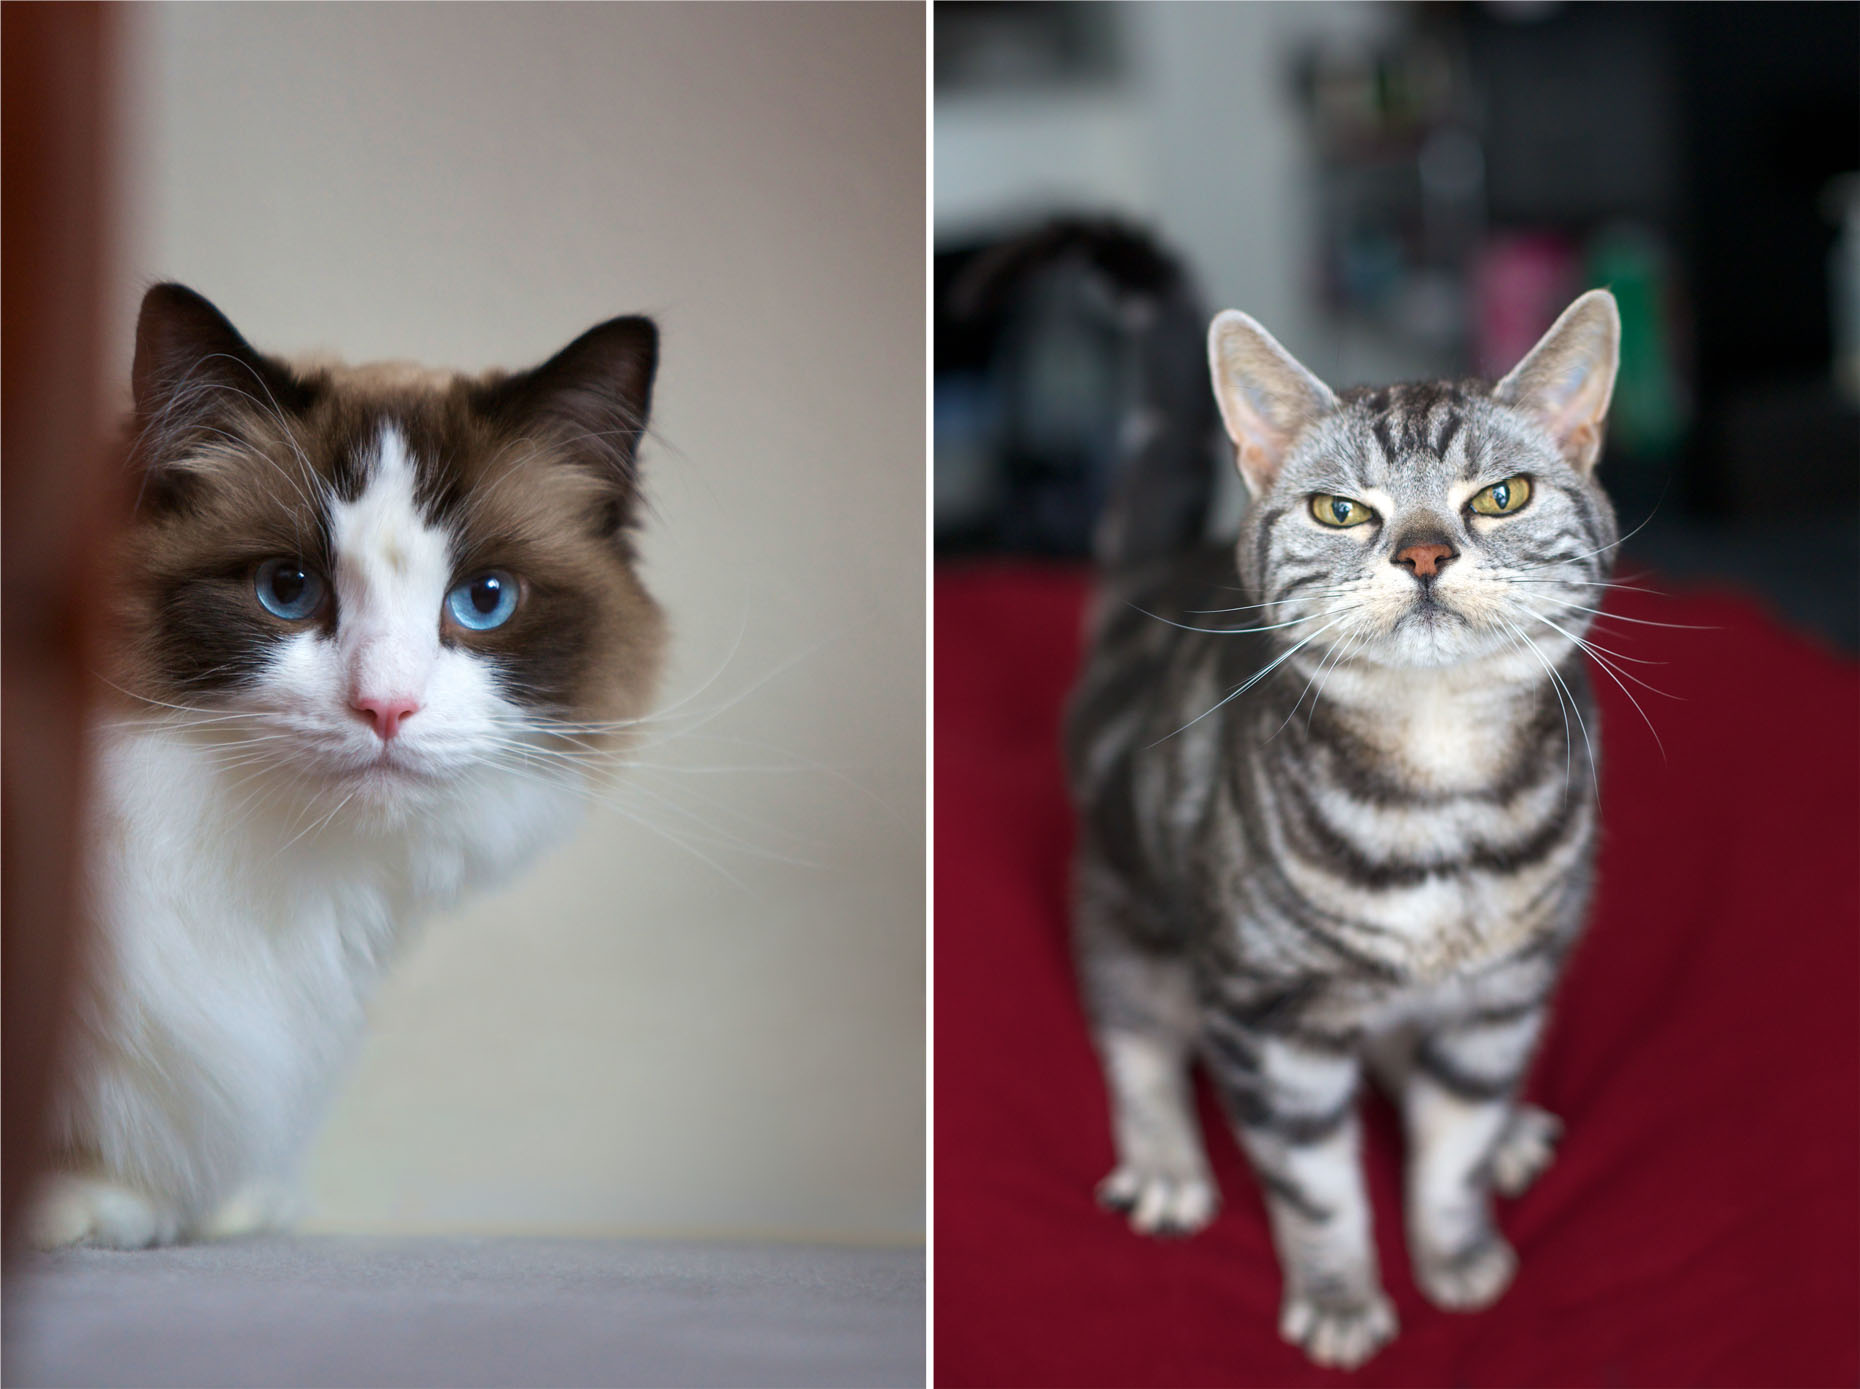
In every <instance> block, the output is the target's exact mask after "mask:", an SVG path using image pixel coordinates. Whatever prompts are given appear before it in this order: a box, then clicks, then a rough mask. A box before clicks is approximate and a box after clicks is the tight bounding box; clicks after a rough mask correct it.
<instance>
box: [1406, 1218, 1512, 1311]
mask: <svg viewBox="0 0 1860 1389" xmlns="http://www.w3.org/2000/svg"><path fill="white" fill-rule="evenodd" d="M1517 1271H1518V1256H1517V1254H1516V1253H1514V1252H1513V1251H1512V1248H1511V1246H1510V1245H1509V1244H1507V1243H1506V1242H1505V1239H1504V1237H1503V1236H1502V1235H1500V1234H1499V1233H1498V1232H1497V1231H1490V1232H1488V1233H1487V1234H1485V1235H1484V1236H1483V1237H1481V1238H1480V1239H1478V1240H1476V1241H1474V1242H1473V1243H1472V1244H1471V1245H1469V1246H1468V1247H1467V1248H1465V1249H1462V1250H1461V1251H1460V1252H1459V1253H1457V1254H1453V1255H1449V1256H1446V1257H1440V1258H1436V1257H1432V1256H1428V1255H1423V1256H1421V1257H1420V1258H1417V1259H1416V1260H1415V1264H1414V1281H1415V1282H1416V1283H1418V1284H1419V1285H1420V1287H1421V1292H1422V1293H1423V1294H1424V1295H1425V1296H1426V1298H1427V1300H1428V1301H1429V1302H1431V1303H1433V1304H1434V1305H1435V1306H1436V1307H1439V1308H1442V1309H1444V1310H1446V1311H1449V1312H1476V1311H1478V1310H1479V1309H1480V1308H1481V1307H1488V1306H1490V1305H1491V1304H1492V1303H1494V1302H1496V1301H1498V1297H1499V1294H1500V1293H1502V1292H1504V1291H1505V1289H1506V1288H1508V1287H1510V1286H1511V1280H1512V1277H1513V1275H1515V1274H1516V1273H1517Z"/></svg>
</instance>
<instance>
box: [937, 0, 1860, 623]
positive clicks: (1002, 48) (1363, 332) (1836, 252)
mask: <svg viewBox="0 0 1860 1389" xmlns="http://www.w3.org/2000/svg"><path fill="white" fill-rule="evenodd" d="M936 14H937V19H936V25H937V29H936V77H935V80H936V93H935V96H936V102H935V117H936V142H937V187H936V201H935V209H934V220H935V229H936V251H937V272H936V282H937V285H938V286H939V294H938V297H937V299H938V302H937V325H936V326H937V337H936V364H935V366H936V382H937V388H936V543H937V553H938V555H939V557H957V556H962V555H977V554H986V553H1022V554H1047V555H1056V556H1064V555H1078V554H1082V553H1083V551H1084V546H1085V537H1086V536H1087V535H1088V533H1089V530H1090V525H1091V520H1092V516H1093V514H1094V510H1095V503H1094V501H1093V499H1094V498H1096V497H1098V496H1101V494H1102V490H1103V489H1102V480H1101V479H1100V478H1098V476H1097V474H1098V470H1100V469H1102V468H1103V467H1104V466H1106V463H1107V460H1108V458H1109V456H1110V453H1111V450H1112V449H1113V448H1114V446H1115V435H1114V432H1112V431H1110V426H1111V425H1112V424H1114V422H1115V421H1116V420H1117V419H1119V418H1120V411H1119V403H1120V398H1119V391H1120V388H1121V387H1120V382H1121V380H1122V378H1121V377H1120V375H1119V359H1118V356H1117V352H1118V342H1119V335H1118V333H1117V332H1116V331H1115V327H1114V325H1111V324H1110V323H1109V322H1108V321H1107V320H1106V317H1105V313H1106V311H1105V308H1104V306H1103V305H1102V304H1099V303H1094V301H1093V299H1092V296H1091V294H1090V292H1089V290H1088V289H1087V288H1084V287H1081V286H1078V285H1076V284H1075V285H1070V286H1068V285H1066V284H1063V283H1055V282H1053V281H1052V280H1051V279H1049V280H1048V281H1046V282H1044V283H1042V284H1040V285H1036V286H1034V287H1032V288H1030V289H1029V291H1028V294H1027V295H1026V296H1025V299H1024V302H1022V303H1020V304H1018V305H1017V306H1015V307H1014V308H1013V310H1012V311H1011V312H1007V313H1003V314H1001V315H998V316H997V317H996V318H995V319H994V320H992V321H990V322H984V323H976V322H973V321H965V320H964V319H963V318H962V316H961V315H960V314H959V313H958V312H957V311H956V308H955V306H954V305H952V304H951V303H950V301H949V299H948V296H947V293H946V291H947V288H948V287H949V286H950V285H952V284H955V283H957V282H958V280H959V278H960V274H961V270H962V268H963V267H964V266H965V265H966V264H968V263H970V262H971V261H972V259H973V258H974V256H975V255H976V254H978V253H979V252H981V251H985V250H986V249H987V248H988V247H990V246H993V245H996V244H998V243H999V242H1000V241H1002V240H1003V239H1006V238H1010V237H1013V236H1015V235H1017V234H1020V233H1022V232H1024V231H1025V230H1026V229H1027V228H1029V227H1030V226H1033V225H1036V224H1038V223H1039V222H1040V221H1042V220H1043V219H1044V218H1046V217H1048V216H1051V215H1054V214H1078V213H1085V214H1092V213H1106V212H1108V213H1112V214H1116V215H1118V216H1121V217H1124V218H1127V219H1129V220H1132V221H1134V222H1136V223H1137V224H1139V225H1142V226H1147V227H1149V228H1151V229H1153V230H1154V231H1155V232H1157V233H1158V234H1159V235H1160V236H1161V238H1162V239H1163V240H1164V241H1165V242H1167V243H1169V244H1170V245H1172V246H1173V247H1174V248H1175V249H1176V250H1177V251H1178V252H1179V253H1181V254H1182V255H1183V257H1184V258H1185V259H1186V261H1187V263H1188V265H1189V268H1190V269H1191V271H1192V272H1193V273H1194V274H1195V275H1196V276H1197V277H1198V278H1199V280H1200V282H1201V284H1202V287H1203V291H1204V296H1205V300H1206V306H1207V308H1208V310H1209V312H1210V313H1212V312H1213V311H1214V310H1215V309H1219V308H1224V307H1236V308H1243V309H1246V310H1247V311H1248V312H1250V313H1252V314H1253V315H1254V316H1255V317H1256V318H1258V319H1260V320H1261V321H1262V322H1263V323H1265V324H1266V326H1267V327H1268V328H1270V329H1271V330H1272V331H1273V332H1274V333H1275V334H1276V335H1277V336H1278V337H1279V338H1280V339H1281V340H1282V341H1283V342H1284V343H1285V344H1286V346H1287V347H1289V348H1290V349H1291V350H1292V351H1293V352H1294V353H1295V354H1296V355H1297V356H1299V357H1300V359H1301V360H1303V361H1304V362H1306V363H1307V364H1308V365H1309V366H1310V367H1311V368H1312V369H1313V370H1314V371H1316V372H1317V373H1318V374H1319V375H1320V376H1322V377H1324V378H1325V379H1326V380H1328V381H1330V382H1331V383H1333V384H1335V385H1339V386H1344V385H1355V384H1361V383H1364V382H1381V381H1395V380H1412V379H1416V378H1421V377H1429V376H1438V375H1454V376H1457V375H1473V374H1476V375H1484V376H1487V377H1496V376H1497V375H1500V374H1502V373H1503V372H1504V371H1505V370H1508V369H1509V367H1510V366H1511V365H1512V364H1514V363H1515V361H1516V360H1517V358H1518V357H1519V356H1520V355H1521V354H1522V353H1523V351H1524V350H1525V349H1526V348H1528V347H1529V345H1530V344H1531V343H1532V342H1534V341H1535V340H1536V338H1537V336H1538V335H1539V334H1540V333H1541V332H1542V331H1543V330H1544V329H1545V328H1547V327H1548V326H1549V324H1550V322H1551V320H1552V319H1553V318H1554V317H1555V315H1556V313H1557V312H1559V311H1560V310H1561V308H1562V307H1563V306H1564V305H1565V304H1567V303H1568V302H1569V300H1570V299H1572V298H1573V297H1574V296H1575V294H1576V293H1577V292H1578V291H1579V290H1581V289H1582V288H1585V287H1588V286H1591V285H1598V284H1601V285H1607V286H1609V287H1610V288H1612V289H1613V290H1614V292H1615V294H1616V297H1617V298H1618V300H1619V301H1620V304H1621V309H1622V315H1623V320H1624V348H1623V361H1622V369H1621V375H1620V379H1619V382H1618V384H1617V389H1616V397H1615V404H1614V409H1613V412H1612V416H1611V423H1610V431H1609V440H1608V453H1607V455H1606V459H1605V462H1604V464H1603V467H1604V472H1605V477H1606V479H1607V483H1608V487H1609V490H1610V492H1611V494H1612V495H1613V497H1614V499H1615V503H1616V506H1617V509H1618V511H1619V513H1620V515H1621V518H1622V522H1623V529H1624V530H1625V529H1630V528H1634V527H1642V526H1644V528H1643V529H1641V530H1640V531H1639V532H1638V533H1637V534H1636V535H1635V536H1634V538H1633V540H1632V541H1630V542H1629V544H1628V546H1627V547H1626V551H1625V552H1626V554H1628V555H1629V556H1630V557H1632V558H1635V559H1637V560H1639V561H1641V562H1645V563H1649V564H1653V565H1655V566H1657V567H1659V568H1660V569H1662V570H1664V571H1666V572H1668V573H1672V574H1678V575H1694V574H1696V575H1716V576H1722V577H1725V578H1728V579H1731V580H1733V581H1735V582H1737V583H1739V584H1741V585H1743V586H1745V587H1747V588H1750V589H1753V590H1755V591H1757V592H1760V593H1762V594H1763V595H1764V596H1765V598H1766V599H1768V600H1769V601H1771V602H1772V603H1774V604H1775V605H1776V606H1777V607H1778V608H1779V609H1780V610H1782V611H1783V612H1784V613H1786V614H1787V615H1789V616H1790V617H1791V618H1792V619H1793V620H1795V621H1797V622H1799V623H1801V624H1803V625H1806V626H1808V627H1810V628H1811V629H1813V630H1815V631H1817V632H1819V633H1821V634H1822V635H1823V636H1824V637H1825V638H1826V639H1828V640H1830V641H1831V642H1833V643H1835V644H1837V645H1839V646H1841V647H1843V648H1845V649H1848V650H1854V649H1860V593H1857V579H1856V575H1860V176H1857V175H1856V170H1860V118H1857V114H1856V113H1857V112H1860V63H1856V61H1855V53H1856V52H1860V7H1856V6H1852V5H1814V4H1744V3H1732V4H1702V5H1695V4H1674V5H1641V4H1611V5H1580V4H1566V3H1556V2H1555V0H1550V2H1549V3H1539V2H1537V0H1533V2H1532V3H1508V4H1407V5H1368V4H1356V3H1340V4H1329V5H1296V4H1289V5H1286V4H1256V5H1192V4H1189V5H1181V4H1155V5H1124V4H1104V5H1084V6H1063V5H1055V6H1015V5H1002V4H989V3H946V4H940V5H939V6H938V7H937V12H936ZM1093 325H1096V326H1095V328H1094V326H1093ZM1229 491H1230V492H1231V491H1232V489H1231V488H1230V489H1229ZM1029 497H1037V498H1039V501H1038V502H1037V504H1033V505H1029V504H1028V498H1029ZM1237 504H1238V503H1237V500H1233V501H1230V504H1229V505H1230V507H1231V506H1235V505H1237Z"/></svg>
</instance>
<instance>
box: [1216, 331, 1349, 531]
mask: <svg viewBox="0 0 1860 1389" xmlns="http://www.w3.org/2000/svg"><path fill="white" fill-rule="evenodd" d="M1208 366H1209V369H1210V370H1211V371H1212V372H1213V375H1214V399H1215V400H1216V401H1217V402H1218V403H1219V405H1220V407H1221V420H1222V421H1223V422H1224V423H1225V424H1226V426H1227V437H1228V438H1230V439H1232V440H1233V442H1234V461H1235V462H1236V463H1238V464H1239V467H1240V473H1241V476H1242V477H1244V478H1245V479H1246V485H1247V488H1248V489H1249V490H1250V491H1251V492H1252V493H1253V495H1254V496H1256V497H1257V496H1260V495H1261V494H1262V493H1264V492H1265V491H1266V490H1267V489H1268V488H1269V487H1271V486H1272V484H1273V482H1274V481H1275V480H1276V479H1277V478H1278V476H1279V469H1280V467H1281V466H1282V465H1283V464H1284V462H1285V455H1286V453H1287V452H1288V451H1289V450H1290V449H1291V446H1292V441H1293V440H1294V439H1296V438H1297V437H1298V435H1299V434H1300V433H1302V432H1303V431H1304V430H1305V429H1306V428H1307V427H1308V426H1310V425H1311V424H1312V423H1314V422H1315V421H1317V420H1318V419H1320V418H1322V417H1323V416H1325V415H1327V414H1329V413H1330V412H1331V411H1332V410H1335V409H1336V408H1337V404H1338V402H1337V397H1336V395H1335V394H1334V393H1333V392H1332V391H1331V389H1330V387H1329V386H1326V385H1325V384H1324V383H1323V382H1322V381H1320V380H1318V379H1317V377H1315V376H1313V375H1312V374H1311V373H1310V372H1309V371H1307V370H1306V369H1305V367H1304V366H1303V364H1302V363H1300V362H1299V360H1298V359H1297V358H1296V357H1294V356H1292V354H1291V353H1289V352H1287V351H1286V350H1285V349H1284V348H1283V347H1281V346H1280V345H1279V342H1278V339H1277V338H1275V337H1273V336H1272V334H1271V333H1268V332H1267V331H1266V330H1265V329H1264V328H1262V327H1260V326H1259V324H1258V323H1256V322H1254V321H1253V319H1252V318H1250V317H1249V316H1248V315H1246V314H1243V313H1241V312H1240V311H1239V310H1238V309H1228V310H1227V311H1226V312H1225V313H1221V314H1217V315H1216V316H1215V319H1214V322H1213V323H1212V324H1211V325H1210V326H1209V328H1208Z"/></svg>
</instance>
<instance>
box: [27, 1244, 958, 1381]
mask: <svg viewBox="0 0 1860 1389" xmlns="http://www.w3.org/2000/svg"><path fill="white" fill-rule="evenodd" d="M5 1332H6V1361H5V1366H4V1376H5V1380H6V1383H7V1384H8V1385H9V1386H19V1387H20V1389H26V1386H51V1385H146V1386H155V1385H195V1386H211V1385H305V1386H308V1385H384V1386H385V1385H458V1386H467V1385H710V1384H715V1385H738V1384H742V1385H803V1384H805V1385H840V1384H849V1385H921V1384H922V1383H923V1382H924V1260H923V1251H922V1250H920V1249H844V1248H828V1247H820V1246H804V1245H744V1244H735V1245H723V1244H670V1243H650V1244H649V1243H631V1242H617V1241H597V1240H538V1239H351V1238H333V1237H321V1238H289V1239H284V1238H275V1239H259V1240H242V1241H237V1242H231V1243H224V1244H210V1245H196V1246H192V1247H189V1248H182V1249H163V1250H152V1251H146V1252H141V1253H127V1254H121V1253H111V1252H106V1251H102V1250H88V1249H85V1250H73V1251H70V1252H67V1253H63V1254H57V1255H47V1256H38V1257H34V1258H29V1259H26V1260H22V1262H21V1265H20V1267H19V1268H18V1269H17V1270H16V1271H15V1273H14V1275H13V1277H11V1278H10V1279H9V1280H8V1284H7V1290H6V1308H5Z"/></svg>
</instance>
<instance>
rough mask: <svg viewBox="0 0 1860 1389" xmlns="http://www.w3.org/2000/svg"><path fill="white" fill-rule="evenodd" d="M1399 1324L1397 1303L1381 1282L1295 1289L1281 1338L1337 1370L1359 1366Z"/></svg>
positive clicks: (1281, 1322) (1283, 1318) (1286, 1309)
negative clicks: (1362, 1289) (1352, 1288)
mask: <svg viewBox="0 0 1860 1389" xmlns="http://www.w3.org/2000/svg"><path fill="white" fill-rule="evenodd" d="M1399 1328H1400V1323H1399V1322H1397V1321H1396V1320H1395V1307H1394V1304H1393V1303H1391V1302H1390V1301H1389V1300H1388V1298H1387V1296H1386V1295H1384V1293H1383V1292H1382V1290H1381V1289H1380V1288H1376V1287H1371V1288H1370V1289H1369V1291H1368V1292H1366V1293H1349V1294H1345V1293H1337V1292H1326V1293H1322V1294H1318V1293H1297V1292H1294V1293H1290V1294H1288V1295H1287V1297H1286V1299H1285V1307H1284V1309H1283V1310H1282V1311H1281V1312H1280V1314H1279V1338H1280V1339H1281V1340H1284V1341H1289V1342H1290V1343H1291V1344H1292V1345H1295V1346H1299V1347H1302V1348H1303V1350H1304V1352H1305V1354H1306V1355H1308V1356H1309V1357H1310V1358H1311V1360H1312V1361H1313V1362H1314V1363H1316V1364H1319V1365H1326V1366H1329V1367H1330V1368H1332V1369H1337V1370H1354V1369H1355V1368H1356V1367H1357V1366H1358V1365H1360V1364H1362V1363H1363V1362H1364V1361H1365V1360H1367V1359H1369V1357H1370V1356H1372V1355H1374V1354H1375V1353H1376V1352H1377V1351H1378V1350H1380V1349H1382V1347H1383V1346H1385V1345H1387V1344H1388V1342H1389V1341H1390V1340H1392V1339H1393V1338H1394V1335H1395V1332H1396V1331H1397V1330H1398V1329H1399Z"/></svg>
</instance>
